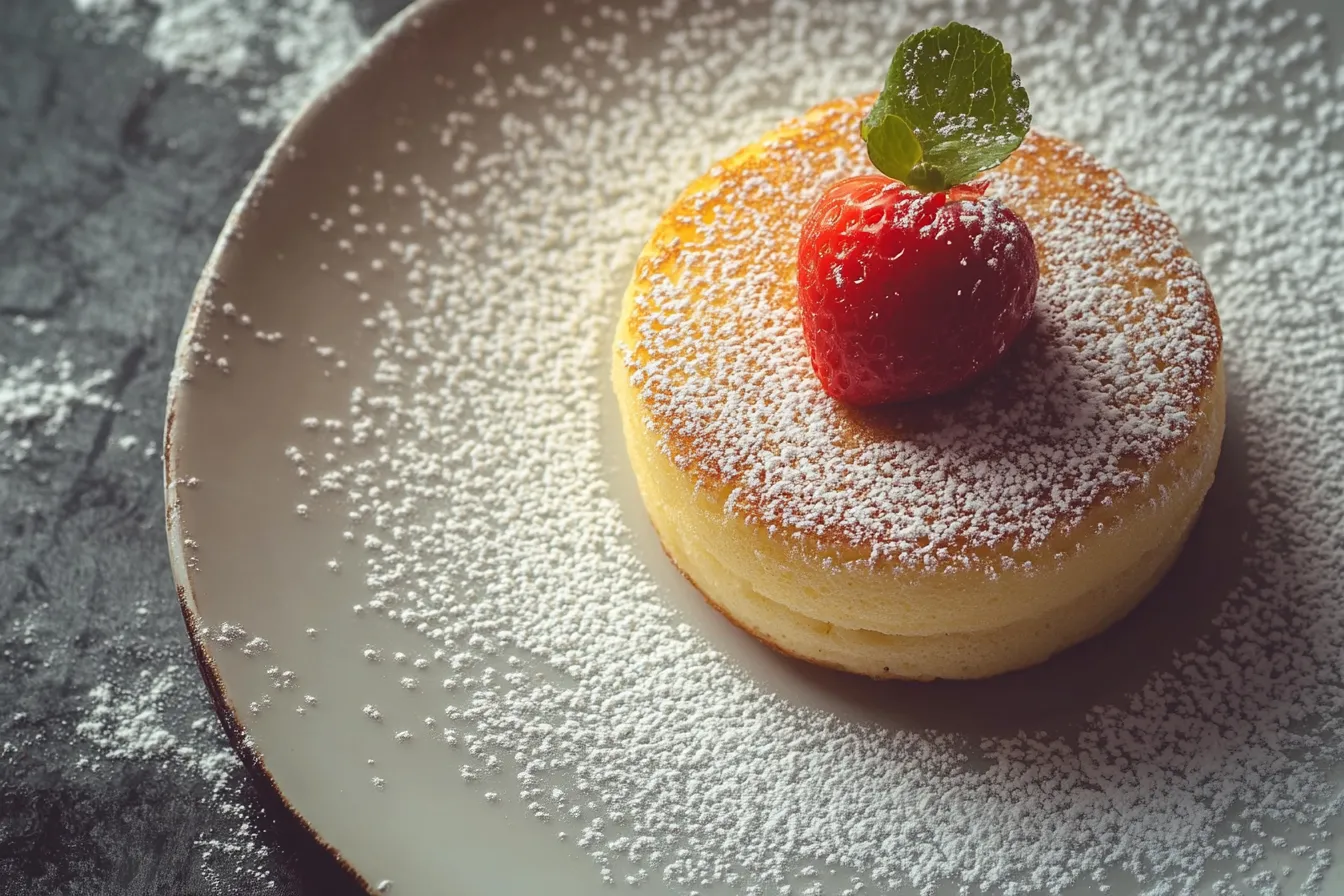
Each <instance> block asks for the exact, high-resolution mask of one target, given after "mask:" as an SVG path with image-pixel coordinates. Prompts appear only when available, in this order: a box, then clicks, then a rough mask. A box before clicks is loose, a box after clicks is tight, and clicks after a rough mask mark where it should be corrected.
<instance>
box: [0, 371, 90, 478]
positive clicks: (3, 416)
mask: <svg viewBox="0 0 1344 896" xmlns="http://www.w3.org/2000/svg"><path fill="white" fill-rule="evenodd" d="M111 379H112V371H110V370H99V371H95V372H93V373H89V374H83V375H80V374H77V373H76V370H75V363H74V361H72V360H71V359H70V358H69V357H67V356H66V355H64V354H60V355H57V356H56V357H55V358H53V359H50V360H48V359H45V358H35V359H33V360H32V361H29V362H28V363H26V364H17V365H11V364H9V363H7V362H6V360H5V357H4V356H3V355H0V470H4V469H8V468H9V467H10V466H12V465H13V464H15V463H19V462H21V461H23V460H25V459H26V458H27V457H28V455H29V454H30V453H31V452H32V450H33V447H34V445H35V440H36V439H38V438H41V437H52V436H55V435H56V434H57V433H58V432H59V431H60V430H61V428H62V427H63V426H65V424H66V423H68V422H69V420H70V417H71V415H72V414H74V413H75V411H76V410H77V409H79V408H93V409H98V410H108V409H115V408H117V403H116V402H115V401H113V400H112V399H111V398H109V397H108V396H107V395H106V394H104V392H103V389H102V387H103V386H105V385H107V384H108V382H109V381H110V380H111Z"/></svg>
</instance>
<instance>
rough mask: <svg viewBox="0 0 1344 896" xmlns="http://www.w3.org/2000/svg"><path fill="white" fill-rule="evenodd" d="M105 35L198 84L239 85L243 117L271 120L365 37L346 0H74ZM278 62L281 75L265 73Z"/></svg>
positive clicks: (341, 64) (322, 81) (338, 67)
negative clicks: (139, 48) (138, 44)
mask: <svg viewBox="0 0 1344 896" xmlns="http://www.w3.org/2000/svg"><path fill="white" fill-rule="evenodd" d="M75 8H76V9H77V10H78V11H79V12H81V13H83V14H84V15H85V16H87V17H88V19H89V23H90V24H91V25H92V27H93V28H94V29H95V32H96V33H97V34H98V35H99V36H101V37H103V38H104V39H107V40H129V39H132V38H139V39H140V40H141V41H142V43H143V49H144V53H145V55H146V56H148V57H149V58H150V59H153V60H154V61H155V62H157V63H158V64H159V65H161V66H163V67H164V68H165V69H168V70H169V71H175V72H183V73H185V74H186V75H187V77H188V78H189V79H191V80H193V81H195V82H197V83H201V84H208V85H211V86H229V87H232V88H234V89H235V90H237V92H238V97H239V118H240V119H242V121H243V122H244V123H245V124H255V125H259V126H274V125H277V124H280V123H282V122H283V121H284V120H285V119H286V118H288V117H289V116H291V115H293V114H294V113H295V112H297V111H298V110H299V108H300V107H301V106H302V105H303V103H304V102H305V101H307V100H308V99H309V98H310V97H311V96H312V95H313V94H314V93H316V92H317V91H318V90H319V89H320V88H322V87H324V86H326V84H327V83H328V82H329V81H331V79H332V78H334V77H335V76H336V75H337V74H339V73H340V72H341V71H342V70H343V69H344V68H345V66H346V65H347V64H349V62H350V60H351V59H353V58H354V56H355V54H356V52H357V51H358V49H359V47H360V44H361V43H362V42H363V39H364V36H363V34H362V33H361V31H360V29H359V27H358V25H357V24H356V22H355V20H354V16H353V15H352V13H351V11H350V7H349V6H348V5H347V4H346V3H345V2H344V0H283V2H273V0H148V2H135V0H75ZM275 63H278V64H279V66H280V67H281V68H282V69H283V74H281V75H280V76H279V77H270V76H269V75H264V74H263V73H269V72H270V71H272V68H273V65H274V64H275Z"/></svg>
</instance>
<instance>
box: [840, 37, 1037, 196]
mask: <svg viewBox="0 0 1344 896" xmlns="http://www.w3.org/2000/svg"><path fill="white" fill-rule="evenodd" d="M1030 127H1031V111H1030V109H1029V108H1028V104H1027V91H1026V89H1025V88H1023V87H1022V82H1021V80H1020V79H1019V78H1018V77H1017V75H1016V74H1014V73H1013V59H1012V57H1011V56H1009V55H1008V53H1007V52H1005V51H1004V49H1003V44H1001V43H1000V42H999V41H998V40H997V39H995V38H993V37H991V36H989V35H988V34H985V33H984V32H983V31H980V30H979V29H977V28H972V27H971V26H970V25H963V24H961V23H960V22H952V23H951V24H949V25H947V26H946V27H944V28H930V29H928V30H927V31H920V32H918V33H916V34H912V35H910V36H909V37H907V38H906V39H905V40H903V41H902V42H901V45H900V46H899V47H897V48H896V54H895V55H894V56H893V57H892V60H891V68H890V70H889V71H888V72H887V83H886V85H885V86H884V87H883V88H882V93H881V94H880V95H879V96H878V98H877V102H875V103H874V104H873V108H872V110H871V111H869V113H868V116H867V117H866V118H864V120H863V124H862V126H861V128H860V133H861V134H862V136H863V139H864V140H865V141H867V143H868V157H869V158H870V159H872V162H873V164H874V165H875V166H877V169H878V170H879V171H881V172H882V173H883V174H885V175H887V176H888V177H891V178H895V179H896V180H899V181H902V182H904V183H906V184H909V185H910V186H912V187H914V188H915V189H917V190H921V191H923V192H925V193H932V192H937V191H940V190H946V189H947V188H948V187H952V186H956V185H957V184H964V183H966V182H967V181H969V180H971V179H972V178H973V177H975V176H976V175H977V174H979V173H980V172H981V171H984V170H986V169H988V168H993V167H994V166H995V165H997V164H999V163H1000V162H1002V161H1003V160H1004V159H1006V158H1008V156H1009V155H1010V154H1011V153H1012V151H1013V150H1015V149H1017V147H1018V146H1020V145H1021V144H1022V140H1023V138H1025V137H1026V135H1027V129H1028V128H1030ZM912 139H913V142H914V144H915V145H916V147H917V149H918V151H917V152H915V151H913V150H912V149H911V146H910V144H911V141H912Z"/></svg>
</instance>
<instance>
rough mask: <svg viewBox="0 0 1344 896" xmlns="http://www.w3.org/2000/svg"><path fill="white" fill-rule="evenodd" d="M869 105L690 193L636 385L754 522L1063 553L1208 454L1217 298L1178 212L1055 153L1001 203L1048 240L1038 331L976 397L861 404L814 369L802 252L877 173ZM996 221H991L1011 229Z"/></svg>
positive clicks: (868, 539)
mask: <svg viewBox="0 0 1344 896" xmlns="http://www.w3.org/2000/svg"><path fill="white" fill-rule="evenodd" d="M863 109H864V104H863V103H862V102H852V101H837V102H834V103H830V104H827V105H825V106H823V107H819V108H818V109H817V110H814V112H813V113H812V114H810V115H809V116H807V117H806V118H804V119H801V120H800V121H798V122H794V123H790V124H786V125H784V126H783V127H782V128H781V129H780V130H779V131H777V132H775V133H774V134H772V135H770V136H769V137H767V138H766V139H765V140H764V141H763V142H762V144H761V145H760V147H759V151H758V152H757V151H750V150H749V151H747V152H745V153H742V154H739V155H738V156H735V157H733V158H732V159H729V160H728V161H727V162H725V163H723V164H722V165H720V166H717V167H716V168H715V169H714V170H713V171H711V173H710V175H709V177H708V178H707V179H705V180H702V181H701V182H697V184H696V185H693V186H692V188H691V189H689V190H688V191H687V193H686V194H685V195H683V197H682V198H681V199H680V200H679V201H678V202H677V204H676V205H675V206H674V207H673V208H672V209H671V210H670V211H669V212H668V214H667V216H666V217H665V218H664V224H665V225H667V226H665V227H664V228H663V229H661V230H660V231H659V236H657V237H655V240H654V243H653V244H652V245H651V246H650V248H649V250H648V251H647V252H646V253H645V256H644V257H643V258H642V259H641V263H640V265H639V267H638V269H637V271H636V278H635V279H636V285H635V287H634V289H635V291H636V298H635V302H634V308H633V311H632V321H631V323H632V331H633V332H634V334H635V344H634V345H633V346H630V347H628V349H627V357H626V361H627V367H628V368H629V369H630V370H631V375H632V379H633V381H634V382H635V383H636V384H637V386H638V388H639V391H640V395H641V398H642V399H643V401H644V402H645V405H646V408H647V411H648V416H649V421H650V425H651V426H653V427H654V429H655V430H656V431H657V432H658V434H659V436H660V438H661V440H662V442H663V445H664V447H665V450H667V452H668V453H669V455H670V456H671V457H672V458H673V459H674V460H675V461H676V463H677V464H678V465H679V466H681V467H682V468H683V469H687V470H690V471H693V472H694V473H695V475H696V476H697V478H698V479H699V480H700V481H701V482H702V484H705V485H709V486H711V487H715V488H720V489H725V490H726V491H727V492H728V498H727V501H728V504H729V507H730V508H733V509H736V510H738V511H739V512H743V513H746V514H747V515H749V516H750V517H752V518H753V519H755V520H756V521H757V522H759V523H761V524H763V525H767V526H772V525H773V526H783V527H786V528H787V529H790V530H793V531H795V532H799V533H805V534H806V535H808V536H811V537H812V538H813V539H815V540H816V541H817V542H819V543H821V544H822V545H826V546H844V547H850V548H854V547H858V548H861V549H864V551H865V553H866V556H867V558H868V559H871V560H881V561H887V562H893V563H896V564H900V565H904V566H914V567H919V566H923V567H929V568H946V567H947V566H948V565H949V564H951V565H952V566H960V567H977V568H990V569H992V567H993V564H995V563H997V562H998V561H996V560H993V559H991V558H990V556H989V554H988V553H987V551H986V549H988V548H990V547H993V548H995V549H996V550H1003V549H1008V550H1010V551H1011V550H1030V549H1034V548H1037V547H1039V546H1040V545H1041V544H1042V543H1043V542H1045V540H1046V539H1047V538H1048V537H1050V536H1051V535H1052V534H1055V533H1058V532H1059V531H1060V530H1061V527H1064V528H1067V527H1069V526H1071V525H1076V524H1077V523H1078V522H1079V520H1080V519H1081V517H1082V516H1083V514H1084V513H1085V512H1086V511H1087V510H1088V509H1089V508H1091V507H1093V506H1095V505H1096V504H1097V503H1098V502H1099V501H1103V500H1105V499H1107V498H1108V497H1111V496H1113V495H1115V494H1116V493H1117V492H1120V491H1124V490H1127V489H1134V488H1139V487H1143V486H1145V485H1146V484H1147V475H1148V471H1149V470H1150V469H1151V467H1152V466H1153V465H1154V464H1155V463H1156V462H1157V461H1158V460H1159V459H1160V458H1162V457H1163V455H1164V454H1165V453H1166V452H1168V451H1170V450H1171V449H1172V448H1173V447H1174V446H1176V445H1178V444H1180V443H1181V441H1182V440H1183V439H1185V438H1186V437H1187V436H1188V435H1189V434H1190V432H1191V429H1192V428H1193V426H1194V424H1195V421H1196V419H1197V411H1198V408H1199V405H1200V402H1201V401H1202V400H1203V398H1204V397H1205V395H1206V394H1207V392H1208V390H1209V389H1210V387H1211V385H1212V382H1213V369H1214V365H1215V363H1216V361H1217V359H1218V357H1219V353H1220V347H1221V343H1220V334H1219V329H1218V320H1217V314H1216V312H1215V310H1214V307H1213V300H1212V296H1211V295H1210V293H1209V290H1208V287H1207V285H1206V283H1205V281H1204V278H1203V276H1202V274H1201V273H1200V271H1199V269H1198V267H1197V266H1196V264H1195V263H1194V261H1193V260H1192V259H1191V258H1190V256H1189V254H1188V252H1187V251H1186V250H1185V248H1184V246H1183V245H1182V243H1181V241H1180V237H1179V235H1178V234H1177V232H1176V229H1175V227H1174V226H1173V225H1172V223H1171V221H1170V220H1169V219H1168V218H1167V216H1166V215H1165V214H1164V213H1163V212H1162V211H1161V210H1159V209H1158V208H1157V207H1156V206H1155V205H1153V204H1152V203H1150V202H1149V201H1147V200H1146V199H1145V198H1144V197H1142V196H1140V195H1139V194H1137V193H1135V192H1133V191H1132V190H1130V189H1129V188H1128V187H1127V186H1126V184H1125V182H1124V180H1123V178H1122V177H1120V175H1119V174H1117V173H1115V172H1114V171H1111V170H1110V169H1106V168H1104V167H1102V166H1101V165H1099V164H1098V163H1097V162H1095V161H1094V160H1092V159H1091V158H1090V157H1089V156H1087V155H1086V154H1085V153H1084V152H1083V151H1082V150H1080V149H1078V148H1076V147H1074V146H1072V145H1070V144H1067V143H1065V142H1064V141H1061V140H1058V139H1055V138H1052V137H1046V136H1042V135H1039V134H1033V135H1032V136H1030V137H1029V138H1028V140H1027V142H1026V143H1025V144H1024V146H1023V148H1022V149H1021V150H1019V151H1018V153H1017V154H1016V155H1014V156H1013V158H1012V159H1010V160H1009V161H1008V162H1007V163H1005V164H1004V165H1003V166H1001V167H1000V168H999V169H997V170H996V171H994V172H993V173H992V174H991V175H990V180H991V183H992V185H991V188H990V192H989V195H990V196H991V197H994V198H995V199H997V200H999V201H1001V202H1002V203H1004V204H1006V205H1007V206H1009V207H1011V208H1013V209H1014V210H1016V211H1017V212H1018V213H1019V214H1020V215H1021V216H1022V217H1023V219H1024V220H1025V221H1026V222H1027V224H1028V226H1029V227H1030V228H1031V231H1032V234H1033V236H1034V238H1035V240H1036V244H1037V248H1038V253H1039V255H1040V262H1041V279H1040V287H1039V295H1038V299H1037V312H1036V316H1035V319H1034V321H1033V323H1032V325H1031V326H1030V327H1029V328H1028V331H1027V332H1026V333H1025V334H1024V335H1023V337H1022V338H1021V339H1020V340H1019V341H1018V343H1017V344H1016V345H1015V346H1014V348H1013V349H1012V350H1011V351H1010V352H1009V354H1008V356H1007V357H1006V358H1005V359H1004V360H1003V361H1002V362H1001V363H1000V364H998V365H996V366H995V367H994V368H993V370H992V371H990V372H989V373H988V374H987V375H986V376H984V377H983V378H982V379H981V380H979V381H978V382H977V383H975V384H973V385H972V386H971V387H970V388H968V389H966V390H963V391H962V392H959V393H957V394H955V395H952V396H946V397H942V398H937V399H932V400H928V401H924V402H918V403H916V404H913V405H897V406H892V407H888V408H885V409H878V410H857V409H851V408H847V407H845V406H844V405H842V404H840V403H837V402H836V401H834V400H833V399H831V398H830V397H828V396H827V395H826V394H825V393H824V392H823V391H822V389H821V385H820V382H819V381H818V380H817V378H816V377H815V375H814V374H813V373H812V370H811V366H810V362H809V360H808V356H807V350H806V346H805V344H804V341H803V334H802V328H801V324H800V323H799V320H798V311H797V301H796V294H797V290H796V285H795V282H794V277H795V269H796V268H795V253H796V252H797V241H798V234H799V231H800V229H801V224H802V220H803V218H804V217H805V215H806V214H807V211H808V209H809V208H810V207H811V205H812V204H813V203H814V202H815V201H816V200H817V198H818V197H819V196H820V195H821V193H822V192H823V191H824V190H825V188H826V187H827V186H828V185H829V184H831V183H834V182H835V181H836V180H838V179H840V178H843V177H847V176H851V175H855V174H863V173H871V168H870V165H869V163H868V161H867V159H866V156H865V154H864V149H863V145H862V143H861V141H860V140H859V129H858V121H859V118H860V117H861V115H862V112H863ZM995 208H996V203H993V202H990V203H984V204H980V205H971V204H967V214H969V215H974V216H978V217H982V218H983V219H984V221H983V222H982V225H981V226H986V227H988V226H993V220H992V219H993V217H994V214H995ZM672 234H675V236H671V235H672ZM1008 562H1009V563H1011V562H1012V560H1011V558H1010V559H1009V561H1008Z"/></svg>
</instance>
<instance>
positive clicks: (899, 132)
mask: <svg viewBox="0 0 1344 896" xmlns="http://www.w3.org/2000/svg"><path fill="white" fill-rule="evenodd" d="M867 124H868V122H867V120H866V119H865V121H864V127H865V128H866V129H867V133H865V134H864V136H863V139H864V140H866V141H868V157H869V158H870V159H872V160H873V164H874V165H876V166H877V168H878V170H879V171H881V172H882V173H883V174H885V175H886V176H887V177H891V178H895V179H896V180H899V181H904V182H906V183H909V181H908V180H907V178H908V177H909V176H910V172H911V171H912V170H914V168H915V167H916V166H917V165H919V163H920V160H921V159H923V158H924V149H923V147H921V146H920V145H919V138H917V137H916V136H915V132H914V131H912V130H910V125H908V124H906V123H905V119H904V118H901V117H900V116H899V115H885V116H883V117H882V120H881V121H879V122H877V124H876V125H874V126H873V127H871V128H868V127H867Z"/></svg>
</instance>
